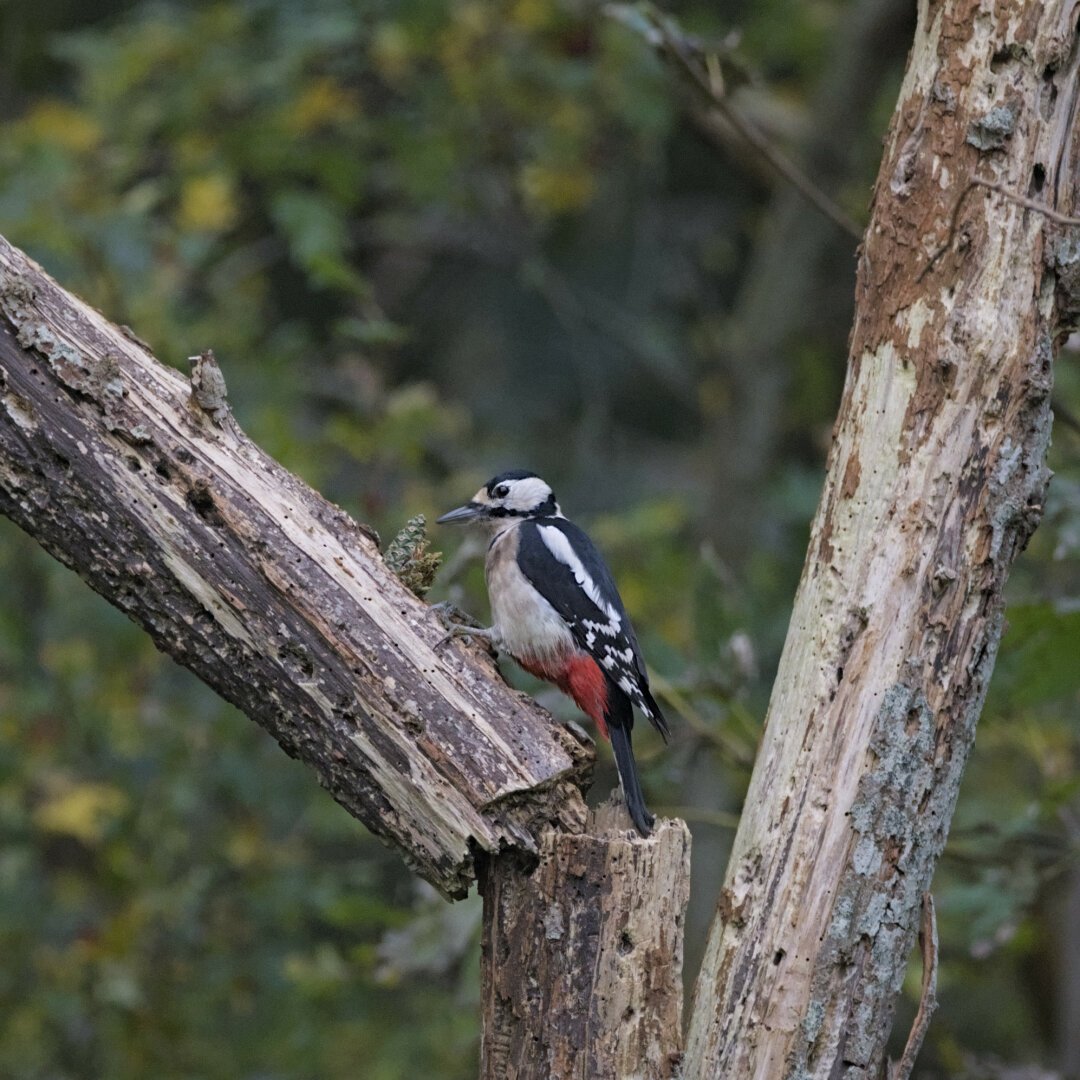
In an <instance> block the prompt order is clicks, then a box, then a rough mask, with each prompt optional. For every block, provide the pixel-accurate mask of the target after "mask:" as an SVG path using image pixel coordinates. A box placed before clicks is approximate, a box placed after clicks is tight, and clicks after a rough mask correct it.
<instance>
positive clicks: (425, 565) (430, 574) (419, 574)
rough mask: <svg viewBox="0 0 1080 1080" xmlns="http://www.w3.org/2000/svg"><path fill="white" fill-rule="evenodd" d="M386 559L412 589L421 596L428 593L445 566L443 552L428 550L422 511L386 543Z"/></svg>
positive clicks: (425, 522)
mask: <svg viewBox="0 0 1080 1080" xmlns="http://www.w3.org/2000/svg"><path fill="white" fill-rule="evenodd" d="M383 559H384V560H385V561H386V565H387V566H389V567H390V569H391V570H392V571H393V572H394V573H395V574H396V575H397V576H398V577H399V578H400V579H401V582H402V584H403V585H404V586H405V587H406V588H407V589H408V590H409V591H410V592H413V593H415V594H416V595H417V596H419V597H421V598H423V597H424V596H426V595H427V592H428V590H429V589H430V588H431V586H432V584H433V582H434V581H435V575H436V574H437V573H438V571H439V567H440V566H441V565H442V552H440V551H429V550H428V538H427V519H426V518H425V517H424V515H423V514H417V515H416V517H413V518H409V520H408V521H407V522H406V523H405V527H404V528H403V529H402V530H401V532H399V533H398V534H397V536H395V537H394V539H393V540H391V541H390V543H389V544H388V545H387V548H386V552H385V554H384V555H383Z"/></svg>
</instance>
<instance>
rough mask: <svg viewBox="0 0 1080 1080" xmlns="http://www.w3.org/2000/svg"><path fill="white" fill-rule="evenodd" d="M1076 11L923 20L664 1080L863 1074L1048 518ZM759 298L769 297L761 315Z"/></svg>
mask: <svg viewBox="0 0 1080 1080" xmlns="http://www.w3.org/2000/svg"><path fill="white" fill-rule="evenodd" d="M1076 12H1077V8H1076V6H1075V5H1074V4H1071V3H1070V4H1064V3H1049V4H1045V5H1044V4H1040V3H1035V2H1014V3H1004V2H1002V3H991V2H989V0H983V2H982V3H978V2H972V0H963V2H961V0H939V2H937V3H929V2H928V0H923V2H922V3H921V4H920V11H919V25H918V30H917V32H916V39H915V44H914V48H913V50H912V54H911V57H910V60H909V64H908V70H907V75H906V78H905V81H904V85H903V88H902V90H901V95H900V101H899V104H898V105H897V109H896V112H895V115H894V119H893V124H892V128H891V132H890V135H889V137H888V139H887V144H886V151H885V157H884V161H883V164H882V168H881V172H880V174H879V177H878V181H877V186H876V189H875V196H874V206H873V216H872V219H871V223H870V226H869V229H868V231H867V235H866V240H865V245H864V249H863V252H862V255H861V258H860V262H859V267H858V282H857V291H856V299H857V314H856V320H855V327H854V331H853V333H852V339H851V353H850V366H849V371H848V378H847V383H846V386H845V389H844V396H843V402H842V405H841V410H840V416H839V419H838V421H837V425H836V432H835V441H834V445H833V449H832V453H831V456H830V463H829V472H828V478H827V480H826V486H825V491H824V494H823V497H822V501H821V505H820V507H819V510H818V514H817V517H816V519H815V522H814V527H813V533H812V538H811V544H810V550H809V553H808V556H807V562H806V566H805V568H804V571H803V578H802V582H801V584H800V587H799V593H798V596H797V598H796V603H795V611H794V614H793V617H792V622H791V628H790V630H789V634H788V640H787V644H786V647H785V650H784V654H783V657H782V659H781V663H780V669H779V673H778V675H777V681H776V685H775V688H774V691H773V698H772V702H771V705H770V709H769V715H768V719H767V721H766V730H765V735H764V741H763V745H762V748H761V751H760V753H759V758H758V762H757V764H756V766H755V770H754V776H753V779H752V782H751V786H750V790H749V793H748V795H747V799H746V810H745V813H744V816H743V820H742V823H741V825H740V828H739V832H738V835H737V837H736V841H735V848H734V852H733V855H732V859H731V862H730V865H729V867H728V872H727V877H726V881H725V886H724V889H723V890H722V893H721V896H720V902H719V909H718V913H717V917H716V919H715V921H714V924H713V928H712V932H711V935H710V940H709V945H708V948H707V952H706V957H705V961H704V965H703V968H702V972H701V976H700V978H699V981H698V985H697V990H696V994H695V1001H694V1006H693V1013H692V1016H691V1021H690V1029H689V1035H688V1042H687V1060H686V1069H685V1075H686V1077H687V1078H688V1080H690V1078H692V1080H697V1078H704V1077H723V1078H735V1077H738V1078H739V1080H744V1078H745V1080H750V1078H760V1080H778V1078H780V1077H792V1078H794V1077H798V1078H800V1080H804V1078H810V1077H821V1078H830V1080H835V1078H840V1077H844V1078H855V1077H860V1078H862V1077H865V1078H870V1077H874V1078H876V1077H878V1076H879V1075H880V1067H881V1060H882V1055H883V1050H884V1045H885V1040H886V1038H887V1036H888V1033H889V1028H890V1025H891V1020H892V1013H893V1006H894V1003H895V997H896V994H897V993H898V990H899V987H900V983H901V979H902V977H903V972H904V965H905V962H906V959H907V956H908V953H909V950H910V948H911V945H912V942H913V938H914V933H915V930H916V927H917V925H918V916H919V910H920V898H921V894H922V892H923V890H924V889H927V888H928V887H929V884H930V879H931V876H932V874H933V870H934V866H935V864H936V861H937V858H938V856H939V854H940V852H941V849H942V846H943V845H944V842H945V836H946V833H947V830H948V824H949V821H950V818H951V816H952V812H953V806H954V803H955V800H956V795H957V790H958V787H959V783H960V776H961V772H962V770H963V766H964V763H965V760H966V757H967V753H968V749H969V747H970V745H971V740H972V738H973V735H974V728H975V722H976V720H977V718H978V715H979V710H980V708H981V706H982V702H983V696H984V693H985V689H986V684H987V681H988V679H989V677H990V673H991V670H992V668H993V662H994V656H995V653H996V651H997V646H998V640H999V638H1000V634H1001V628H1002V614H1001V613H1002V600H1001V591H1002V587H1003V585H1004V583H1005V578H1006V575H1007V573H1008V569H1009V566H1010V564H1011V562H1012V560H1013V558H1014V557H1015V555H1016V554H1017V553H1018V552H1019V551H1020V550H1021V549H1022V547H1023V546H1024V543H1025V542H1026V540H1027V538H1028V536H1029V535H1030V533H1031V531H1032V529H1034V527H1035V525H1036V523H1037V522H1038V519H1039V515H1040V513H1041V510H1042V501H1043V494H1044V489H1045V485H1046V481H1047V476H1048V474H1047V471H1046V468H1045V465H1044V458H1045V452H1046V447H1047V444H1048V441H1049V433H1050V419H1051V417H1050V409H1049V395H1050V387H1051V378H1052V372H1051V368H1052V360H1053V346H1054V342H1055V339H1056V338H1057V336H1058V335H1059V332H1060V331H1061V329H1062V327H1063V324H1064V323H1065V322H1066V321H1067V320H1068V319H1069V318H1071V317H1072V315H1073V314H1074V313H1075V311H1076V309H1077V300H1078V297H1077V296H1075V295H1073V293H1072V289H1073V288H1075V287H1076V286H1077V284H1078V283H1080V274H1078V267H1080V244H1078V243H1077V241H1076V233H1072V234H1070V233H1067V232H1065V231H1063V230H1062V228H1061V227H1060V226H1058V225H1054V224H1052V223H1050V222H1049V220H1048V218H1047V217H1046V215H1044V214H1041V213H1038V212H1036V211H1033V210H1032V209H1030V208H1026V207H1025V206H1023V205H1020V204H1019V203H1017V202H1016V201H1015V200H1010V199H1008V198H1006V197H1004V196H1003V195H1002V194H1001V193H1000V192H998V191H991V190H989V189H988V188H986V187H985V186H980V185H973V183H972V182H973V180H975V179H976V178H978V179H979V180H981V181H985V182H988V183H992V184H997V185H1000V187H1001V188H1002V189H1004V190H1007V191H1009V192H1014V193H1017V194H1018V195H1019V196H1021V197H1028V198H1033V199H1040V200H1046V201H1047V202H1048V203H1049V205H1050V206H1052V207H1056V208H1059V209H1060V210H1063V211H1064V212H1066V213H1068V212H1070V211H1071V208H1072V207H1073V205H1074V201H1075V196H1076V181H1077V171H1076V160H1075V156H1076V152H1075V145H1074V141H1073V127H1074V117H1075V112H1076V106H1077V85H1076V78H1075V76H1076V68H1077V52H1076V49H1075V37H1076ZM777 302H778V303H779V302H781V300H780V298H778V301H777Z"/></svg>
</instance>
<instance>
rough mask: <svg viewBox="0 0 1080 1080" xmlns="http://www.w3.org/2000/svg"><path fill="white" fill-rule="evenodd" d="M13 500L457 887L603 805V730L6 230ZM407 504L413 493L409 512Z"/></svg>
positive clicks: (1, 358)
mask: <svg viewBox="0 0 1080 1080" xmlns="http://www.w3.org/2000/svg"><path fill="white" fill-rule="evenodd" d="M0 312H2V314H0V511H2V512H3V513H4V514H6V515H7V516H9V517H10V518H12V519H13V520H14V521H16V522H17V523H18V524H19V525H20V526H21V527H22V528H24V529H25V530H26V531H27V532H28V533H30V535H32V536H33V537H34V538H35V539H36V540H38V541H39V542H40V543H41V544H42V546H43V547H45V548H46V549H47V550H48V551H49V552H51V553H52V554H53V555H55V556H56V557H57V558H58V559H60V560H61V561H62V562H64V563H66V564H67V565H68V566H71V567H72V568H73V569H74V570H75V571H76V572H77V573H79V574H80V575H81V576H82V577H83V578H84V579H85V580H86V581H87V582H89V584H90V585H92V586H93V587H94V588H95V589H96V590H97V591H98V592H100V593H101V594H102V595H103V596H105V597H106V599H108V600H109V601H110V602H112V603H113V604H115V605H116V606H117V607H119V608H121V609H122V610H123V611H125V612H127V613H128V614H129V615H130V616H131V618H133V619H134V620H135V621H136V622H138V623H140V624H141V625H142V626H143V627H145V629H146V630H147V631H148V632H149V633H150V634H151V636H152V637H153V639H154V641H155V643H156V644H157V645H158V646H159V647H160V648H161V649H163V650H164V651H165V652H167V653H169V654H170V655H172V656H173V657H175V658H176V659H177V660H179V661H180V662H181V663H183V664H185V665H186V666H188V667H189V668H191V669H192V670H193V671H194V672H195V673H196V674H197V675H198V676H199V677H200V678H202V679H204V680H205V681H206V682H207V683H209V684H210V685H211V686H212V687H214V689H215V690H217V691H218V692H219V693H220V694H221V695H222V696H223V697H225V698H227V699H228V700H229V701H231V702H233V703H234V704H236V705H238V706H239V707H240V708H241V709H243V710H244V712H246V713H247V714H248V715H249V716H250V717H251V718H252V719H254V720H256V721H258V723H260V724H262V725H263V726H264V727H265V728H267V730H269V731H270V732H271V733H272V734H273V735H274V737H275V738H276V739H277V740H278V742H279V743H280V744H281V745H282V747H283V748H284V749H285V751H286V752H287V753H289V754H291V755H293V756H295V757H299V758H301V759H302V760H304V761H305V762H307V763H308V764H309V765H311V766H312V767H313V768H314V769H315V771H316V773H317V774H318V777H319V780H320V782H321V783H322V784H323V785H324V786H326V787H327V788H328V789H329V790H330V792H331V793H332V794H333V796H334V798H336V799H337V800H338V802H340V803H341V804H342V805H343V806H344V807H345V808H346V809H347V810H349V811H350V812H351V813H353V814H355V815H356V816H357V817H358V818H360V820H361V821H363V822H364V823H365V824H366V825H367V826H368V827H369V828H371V829H372V830H373V831H374V832H376V833H377V834H378V835H380V836H381V837H383V838H385V839H386V840H388V841H390V842H392V843H394V844H396V845H398V847H400V849H401V851H402V853H403V854H404V856H405V858H406V860H407V861H408V862H409V864H410V865H411V866H412V867H413V868H414V869H415V870H416V871H417V872H418V873H420V874H422V875H423V876H424V877H426V878H427V879H428V880H429V881H430V882H432V884H434V885H435V886H436V887H437V888H439V889H441V890H442V891H443V892H444V893H446V894H448V895H452V896H456V895H461V894H463V893H464V892H465V890H466V889H467V888H468V886H469V884H470V882H471V881H472V879H473V875H474V861H475V857H476V855H477V853H478V852H499V851H501V850H503V849H507V848H509V849H518V850H521V851H524V852H535V851H536V850H537V840H536V837H537V835H538V834H539V833H540V831H541V830H542V829H543V828H545V827H546V826H548V825H549V824H551V823H555V824H556V825H558V826H559V827H561V828H564V829H569V830H571V831H573V830H577V829H580V828H581V827H582V825H583V823H584V816H585V807H584V803H583V802H582V800H581V797H580V792H579V790H578V787H577V784H578V783H579V782H580V781H581V780H582V778H583V775H584V774H585V773H587V772H588V769H589V768H590V765H591V761H592V752H591V748H590V747H587V746H585V745H583V744H582V743H581V742H579V741H578V740H577V739H576V738H575V737H574V735H573V734H572V733H571V732H570V731H568V730H567V729H565V728H563V727H561V726H560V725H558V724H555V723H554V722H553V721H552V720H551V718H550V717H549V716H548V714H547V713H545V712H544V710H542V709H540V708H539V707H537V706H536V705H535V704H534V703H533V702H531V701H530V700H529V699H528V698H526V697H524V696H523V695H521V694H518V693H515V692H514V691H512V690H511V689H509V688H508V687H507V686H506V685H505V684H504V683H502V681H501V680H500V679H499V678H498V677H497V676H495V674H494V672H493V670H492V666H491V663H490V661H488V660H487V659H486V658H485V657H483V656H482V655H481V654H480V653H479V652H478V651H476V650H470V649H467V648H466V647H465V646H463V645H462V644H461V643H460V642H455V643H453V644H450V645H447V646H446V647H445V648H443V649H440V650H439V651H438V652H436V651H435V649H434V648H433V646H434V645H435V644H436V643H437V642H438V640H439V638H440V637H441V636H442V633H443V630H442V627H441V626H440V625H439V623H438V621H437V620H436V619H435V617H434V616H433V615H432V613H431V611H430V609H428V608H427V607H426V606H425V605H424V604H422V603H421V602H420V601H419V600H417V599H416V598H415V597H414V596H413V595H412V594H411V593H410V592H409V591H408V590H407V589H405V588H404V587H403V586H402V585H401V583H400V582H399V581H398V580H397V578H395V577H394V576H393V575H392V574H391V573H390V571H389V570H388V569H387V568H386V566H385V565H384V563H383V561H382V559H381V557H380V556H379V554H378V548H377V545H376V543H375V542H374V541H373V539H372V537H371V535H370V534H369V533H368V532H367V531H365V530H364V528H363V527H362V526H358V525H357V524H356V523H355V522H353V521H352V520H351V519H350V518H349V517H348V515H347V514H345V513H344V512H343V511H342V510H340V509H339V508H337V507H335V506H333V505H331V504H330V503H328V502H327V501H326V500H324V499H323V498H322V497H321V496H320V495H318V494H317V493H316V492H315V491H313V490H312V489H311V488H309V487H307V486H306V485H305V484H303V483H302V482H301V481H300V480H298V479H297V478H296V477H294V476H292V475H291V474H290V473H288V472H287V471H286V470H285V469H283V468H281V466H279V465H278V464H276V463H275V462H274V461H272V460H271V459H270V458H268V457H267V456H266V455H265V454H264V453H263V452H262V451H261V450H259V448H258V447H257V446H255V445H254V444H253V443H252V442H251V441H250V440H249V439H247V438H246V437H245V436H244V435H243V433H242V432H241V431H240V430H239V428H238V427H237V425H236V424H235V422H234V421H233V419H232V417H231V415H230V414H229V409H228V404H227V402H226V400H225V396H224V384H223V382H222V380H221V377H220V371H218V370H217V367H216V365H214V364H213V363H212V362H211V361H209V359H206V360H203V361H201V362H200V363H198V364H197V365H196V370H195V373H194V377H193V379H192V381H191V382H190V383H189V382H188V381H187V380H186V379H184V378H183V377H182V376H181V375H180V374H179V373H178V372H176V371H174V370H173V369H171V368H167V367H164V366H162V365H161V364H159V363H158V362H157V361H156V360H154V358H153V357H152V356H151V355H150V354H149V352H148V351H147V349H146V348H145V347H144V346H143V345H142V343H141V342H139V341H138V340H137V339H135V338H134V337H133V336H132V335H130V333H125V332H123V331H121V330H120V329H118V328H116V327H115V326H112V325H111V324H109V323H108V322H107V321H106V320H105V319H104V318H102V316H101V315H99V314H98V313H97V312H95V311H93V310H92V309H91V308H89V307H88V306H87V305H85V304H83V303H82V302H81V301H79V300H78V299H76V298H75V297H73V296H71V295H70V294H68V293H66V292H64V291H63V290H62V289H61V288H60V287H59V286H58V285H57V284H56V283H55V282H54V281H52V280H51V279H50V278H49V277H48V276H47V275H45V274H44V273H43V271H42V270H41V268H40V267H38V266H37V265H36V264H34V263H33V262H31V261H30V260H29V259H27V258H26V256H24V255H23V254H22V253H21V252H19V251H17V250H16V249H15V248H13V247H11V246H10V245H9V244H8V243H7V242H6V241H4V240H3V239H2V238H0ZM404 516H405V515H403V517H404Z"/></svg>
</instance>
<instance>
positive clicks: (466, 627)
mask: <svg viewBox="0 0 1080 1080" xmlns="http://www.w3.org/2000/svg"><path fill="white" fill-rule="evenodd" d="M432 608H433V609H434V611H435V613H436V614H437V615H438V616H439V619H440V620H441V621H442V624H443V625H444V626H445V627H446V633H445V634H443V636H442V637H441V638H439V640H438V641H437V642H436V643H435V648H436V649H441V648H442V647H443V646H444V645H445V644H446V643H447V642H448V641H450V640H451V638H456V637H460V638H465V639H466V640H473V639H476V640H480V641H484V642H486V643H487V647H488V649H489V650H490V652H491V653H492V654H493V655H494V654H495V653H496V652H497V651H498V650H497V646H496V641H495V628H494V627H489V628H487V629H485V628H484V627H482V626H481V625H480V624H479V623H478V622H477V621H476V620H475V619H474V618H473V617H472V616H471V615H469V614H467V613H466V612H464V611H462V610H461V608H459V607H458V606H457V605H456V604H451V603H450V602H449V601H443V602H442V603H441V604H432Z"/></svg>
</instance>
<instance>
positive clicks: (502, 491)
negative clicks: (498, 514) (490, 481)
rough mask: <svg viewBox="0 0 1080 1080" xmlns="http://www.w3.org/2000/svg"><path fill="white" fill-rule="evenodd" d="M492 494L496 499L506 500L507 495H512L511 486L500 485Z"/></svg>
mask: <svg viewBox="0 0 1080 1080" xmlns="http://www.w3.org/2000/svg"><path fill="white" fill-rule="evenodd" d="M492 494H493V495H494V496H495V498H496V499H504V498H506V496H507V495H509V494H510V485H509V484H500V485H499V486H498V487H497V488H496V489H495V490H494V491H493V492H492Z"/></svg>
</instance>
